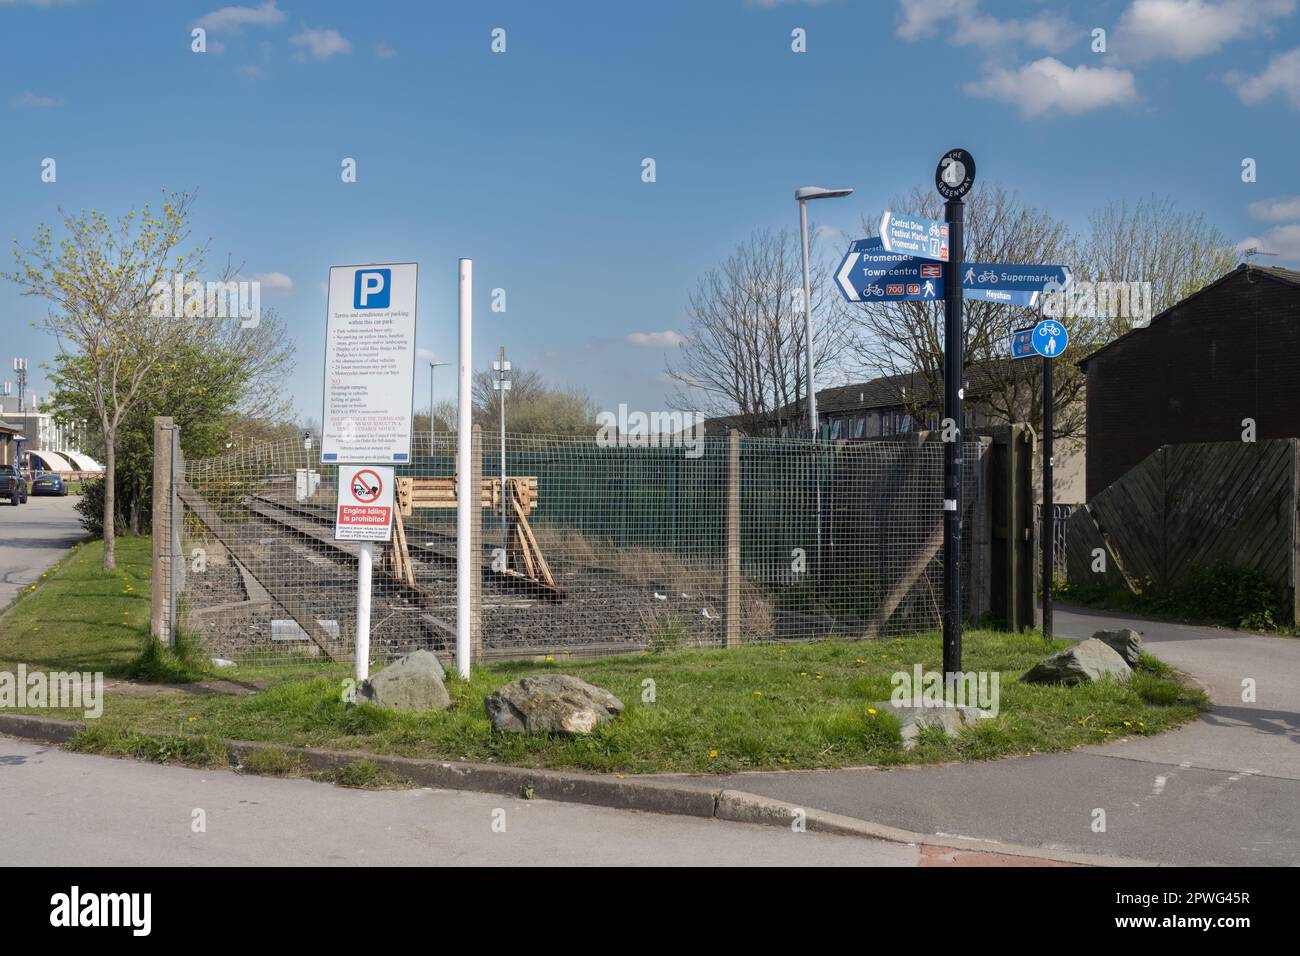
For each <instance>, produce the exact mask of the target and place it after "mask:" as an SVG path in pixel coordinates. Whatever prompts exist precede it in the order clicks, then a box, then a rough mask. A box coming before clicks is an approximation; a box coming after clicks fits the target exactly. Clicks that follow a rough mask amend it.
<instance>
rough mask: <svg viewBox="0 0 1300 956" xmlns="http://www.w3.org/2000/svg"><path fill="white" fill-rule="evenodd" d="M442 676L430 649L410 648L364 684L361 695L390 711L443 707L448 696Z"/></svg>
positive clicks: (441, 670)
mask: <svg viewBox="0 0 1300 956" xmlns="http://www.w3.org/2000/svg"><path fill="white" fill-rule="evenodd" d="M445 676H446V674H445V672H444V671H443V669H442V665H441V664H439V663H438V658H437V657H435V656H434V654H433V652H432V651H412V652H411V653H410V654H407V655H406V656H405V657H399V658H398V659H397V660H395V661H393V663H391V664H389V665H388V666H387V667H385V668H384V669H383V670H381V671H380V672H379V673H378V674H376V675H375V676H374V677H372V678H370V680H368V681H366V682H365V683H363V684H362V685H361V696H362V697H363V698H364V699H365V700H367V701H369V702H370V703H372V704H376V705H378V706H380V707H389V708H391V709H393V710H446V709H447V708H448V707H450V706H451V696H450V695H449V694H448V693H447V685H446V684H444V683H443V678H444V677H445Z"/></svg>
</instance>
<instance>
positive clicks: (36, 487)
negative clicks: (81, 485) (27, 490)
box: [32, 471, 68, 495]
mask: <svg viewBox="0 0 1300 956" xmlns="http://www.w3.org/2000/svg"><path fill="white" fill-rule="evenodd" d="M67 493H68V483H67V482H66V481H64V480H63V479H62V478H60V477H59V476H58V475H56V474H55V473H54V472H52V471H45V472H41V474H39V475H37V476H36V478H35V480H33V481H32V494H34V495H66V494H67Z"/></svg>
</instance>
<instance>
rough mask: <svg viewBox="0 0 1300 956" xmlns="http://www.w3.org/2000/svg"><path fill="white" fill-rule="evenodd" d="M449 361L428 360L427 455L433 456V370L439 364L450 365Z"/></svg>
mask: <svg viewBox="0 0 1300 956" xmlns="http://www.w3.org/2000/svg"><path fill="white" fill-rule="evenodd" d="M450 364H451V363H450V362H430V363H429V457H430V458H432V457H433V370H434V369H435V368H437V367H438V366H439V365H450Z"/></svg>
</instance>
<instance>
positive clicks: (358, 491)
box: [352, 468, 384, 505]
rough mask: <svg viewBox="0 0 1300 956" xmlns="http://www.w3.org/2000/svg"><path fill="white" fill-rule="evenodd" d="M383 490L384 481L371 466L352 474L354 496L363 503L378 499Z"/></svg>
mask: <svg viewBox="0 0 1300 956" xmlns="http://www.w3.org/2000/svg"><path fill="white" fill-rule="evenodd" d="M383 490H384V483H383V481H381V480H380V478H379V475H378V474H377V473H376V472H373V471H371V470H370V469H369V468H364V469H362V470H361V471H359V472H357V473H356V474H355V475H353V476H352V497H353V498H356V499H357V501H359V502H361V503H362V504H363V505H368V504H370V503H371V502H373V501H378V500H379V493H380V492H381V491H383Z"/></svg>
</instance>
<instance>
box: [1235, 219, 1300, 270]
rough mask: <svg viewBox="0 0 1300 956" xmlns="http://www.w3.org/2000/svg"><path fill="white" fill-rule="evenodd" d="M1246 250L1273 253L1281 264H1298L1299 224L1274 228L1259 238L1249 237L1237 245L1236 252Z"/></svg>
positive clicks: (1299, 248)
mask: <svg viewBox="0 0 1300 956" xmlns="http://www.w3.org/2000/svg"><path fill="white" fill-rule="evenodd" d="M1248 249H1258V250H1259V251H1260V252H1271V253H1274V254H1276V256H1277V258H1279V259H1281V260H1282V261H1283V262H1300V223H1291V224H1289V225H1286V226H1274V227H1273V228H1272V229H1269V230H1268V231H1267V232H1265V233H1264V234H1263V235H1261V236H1250V237H1248V238H1246V239H1243V240H1241V242H1239V243H1237V251H1238V252H1245V251H1246V250H1248ZM1269 258H1270V259H1271V258H1272V256H1270V257H1269Z"/></svg>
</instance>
